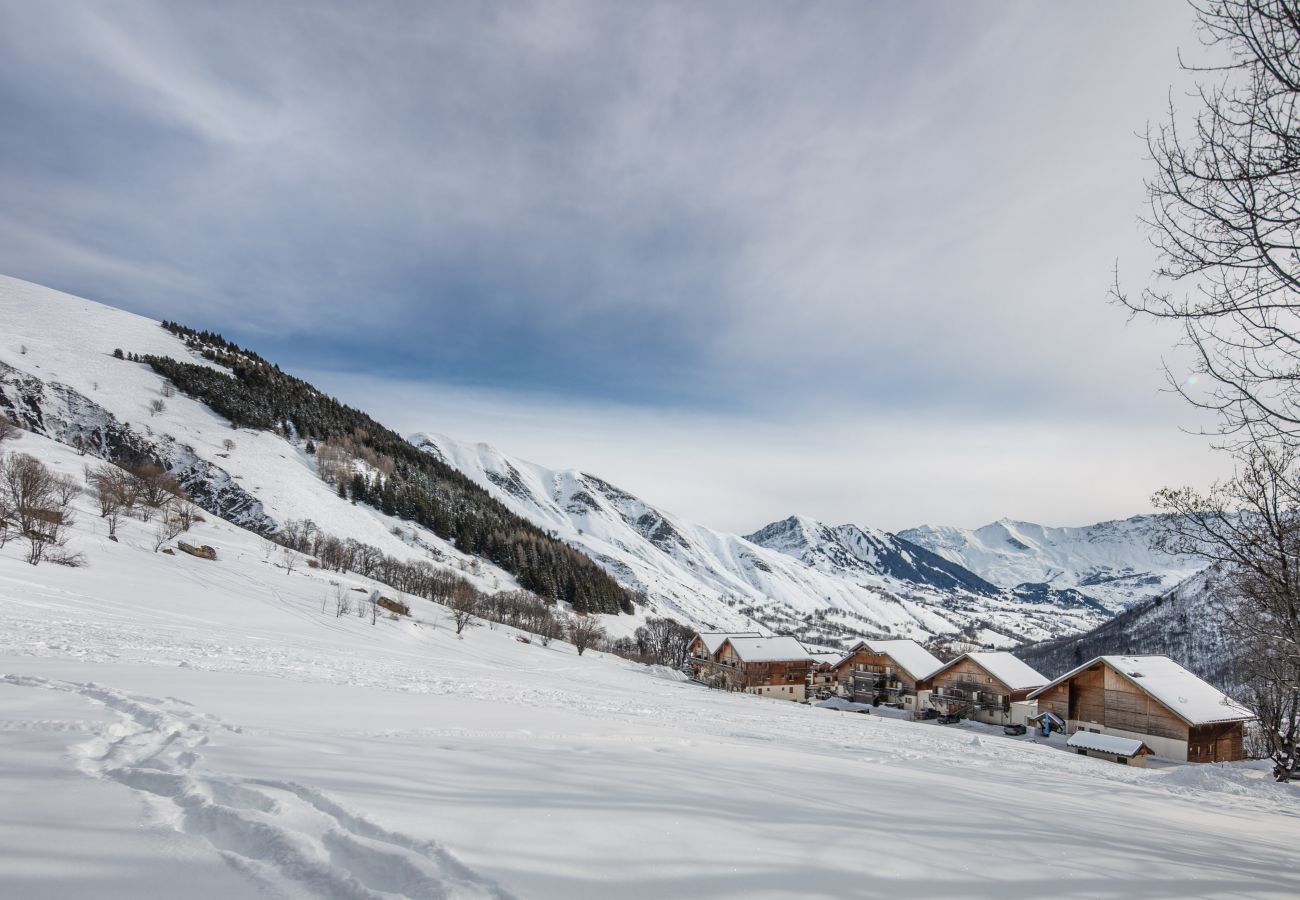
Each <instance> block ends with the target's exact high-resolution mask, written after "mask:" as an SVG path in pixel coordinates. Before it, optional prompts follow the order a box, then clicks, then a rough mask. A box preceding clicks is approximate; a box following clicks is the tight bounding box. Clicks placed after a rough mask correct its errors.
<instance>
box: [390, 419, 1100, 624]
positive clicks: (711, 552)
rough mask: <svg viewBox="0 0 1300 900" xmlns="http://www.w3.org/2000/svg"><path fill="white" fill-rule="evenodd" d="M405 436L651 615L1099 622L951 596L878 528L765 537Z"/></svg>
mask: <svg viewBox="0 0 1300 900" xmlns="http://www.w3.org/2000/svg"><path fill="white" fill-rule="evenodd" d="M409 440H410V441H411V443H413V444H415V445H416V446H418V447H421V448H422V449H424V450H425V451H426V452H428V453H431V454H433V455H434V456H436V457H438V458H439V459H442V460H443V461H445V462H446V463H448V464H449V465H451V466H453V467H455V468H457V469H459V470H460V471H461V472H463V473H464V474H465V475H467V476H468V477H469V478H471V479H473V480H474V481H475V482H477V483H478V484H479V485H480V486H482V487H483V488H484V489H485V490H487V491H488V492H489V493H490V494H491V495H492V496H494V497H495V498H496V499H498V500H500V501H501V502H502V503H504V504H505V505H506V506H508V507H510V509H512V510H513V511H514V512H516V513H518V514H519V515H521V516H523V517H524V518H526V519H529V520H530V521H532V522H534V523H535V524H537V525H539V526H541V527H542V528H546V529H549V530H552V531H554V532H555V533H556V534H558V535H559V536H560V537H561V538H562V539H563V540H565V541H566V542H568V543H570V544H572V545H573V546H575V547H578V548H579V549H581V550H582V551H583V552H585V553H587V554H588V555H589V556H591V557H592V558H593V559H595V560H596V561H597V562H598V563H600V564H601V565H603V566H604V567H605V568H606V569H607V570H608V571H609V572H610V573H611V574H613V575H614V577H616V578H617V579H619V580H620V581H621V582H623V583H624V584H628V585H630V586H632V587H634V588H637V589H640V590H644V591H645V592H646V593H647V595H648V597H649V600H650V605H651V608H652V610H653V611H656V612H658V613H660V614H666V615H669V616H672V617H673V618H676V619H678V620H680V621H683V622H686V623H688V624H690V625H692V626H694V627H697V628H700V629H703V630H708V631H722V630H736V631H745V630H753V629H755V628H756V626H758V627H760V629H761V630H763V631H771V630H775V629H773V628H770V627H767V626H766V625H765V624H764V623H763V622H761V621H758V620H757V619H755V618H753V617H751V615H750V614H749V613H748V612H747V611H746V610H745V607H755V608H758V609H760V610H761V611H772V612H773V613H774V615H781V614H790V613H794V614H804V615H807V614H810V613H813V612H819V611H823V610H824V611H828V616H827V618H828V619H830V618H832V617H833V614H834V613H837V612H838V613H843V614H844V618H843V624H845V625H846V626H848V627H849V628H852V629H853V630H854V632H855V633H856V634H870V633H873V632H876V633H880V632H884V633H888V634H893V635H898V636H900V637H905V638H916V639H919V640H925V639H927V638H929V637H932V636H934V635H940V634H954V633H956V632H958V631H960V630H961V628H962V627H963V626H965V625H975V624H976V623H979V622H984V623H991V624H992V625H993V626H995V627H994V628H990V629H985V630H983V631H982V632H981V639H982V640H985V641H987V642H988V643H989V644H990V645H991V646H998V647H1010V646H1015V645H1017V644H1019V643H1021V642H1022V641H1033V640H1043V639H1046V638H1049V637H1052V636H1056V635H1061V634H1068V633H1073V632H1079V631H1085V630H1087V629H1089V628H1092V627H1093V626H1095V625H1097V624H1099V623H1100V622H1102V621H1104V619H1105V616H1104V613H1101V612H1100V611H1098V610H1096V609H1092V608H1087V607H1080V608H1075V607H1070V608H1066V607H1062V606H1060V605H1058V604H1054V603H1048V602H1041V603H1038V602H1028V601H1026V600H1025V599H1024V598H1022V597H1011V596H996V595H995V596H980V595H975V594H967V593H958V594H955V593H954V592H953V591H950V590H939V589H936V588H933V587H929V586H926V585H922V584H917V583H913V582H909V581H904V580H901V579H899V578H894V577H891V576H888V575H885V574H882V573H881V571H880V570H879V568H878V562H879V559H878V557H879V556H880V554H881V553H883V552H884V551H883V549H882V548H883V547H885V546H886V545H887V544H888V543H889V542H890V538H889V536H888V535H885V534H884V533H883V532H876V531H868V530H863V529H859V528H857V527H856V526H842V527H841V529H838V530H832V529H828V528H827V527H826V526H824V525H821V524H820V523H817V522H815V521H813V520H810V519H804V518H800V517H797V516H796V517H792V518H791V519H789V520H788V521H787V523H783V524H788V525H789V526H790V528H791V529H792V530H791V532H790V534H788V535H786V538H788V540H786V541H785V542H782V541H781V540H778V539H773V540H772V541H771V542H770V543H771V545H770V546H767V545H761V544H759V543H755V541H754V540H751V539H750V538H745V537H741V536H740V535H735V534H728V533H725V532H720V531H716V530H713V529H711V528H708V527H706V526H703V525H699V524H696V523H692V522H687V521H685V520H683V519H681V518H680V517H678V516H676V515H674V514H673V513H671V512H669V511H666V510H663V509H660V508H658V507H656V506H654V505H652V504H651V503H648V502H647V501H645V500H642V499H641V498H639V497H635V496H633V495H632V494H630V493H628V492H627V491H623V490H621V489H620V488H617V487H615V486H614V485H612V484H610V483H608V482H607V481H605V480H603V479H601V478H597V477H595V476H593V475H591V474H588V473H585V472H581V471H578V470H576V469H551V468H547V467H545V466H542V465H539V464H537V463H532V462H528V461H526V460H522V459H519V458H517V457H513V456H509V455H507V454H505V453H503V452H501V451H500V450H498V449H496V448H494V447H491V446H489V445H487V444H482V443H470V442H466V441H459V440H456V439H454V438H450V437H447V436H445V435H440V434H433V433H429V432H421V433H418V434H414V435H411V436H410V437H409ZM751 537H752V536H751ZM778 537H779V536H778ZM809 548H811V549H809ZM805 550H808V552H804V551H805ZM954 598H958V601H957V602H953V601H954ZM780 630H782V631H787V630H790V629H788V628H784V627H783V628H781V629H780Z"/></svg>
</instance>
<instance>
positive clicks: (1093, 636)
mask: <svg viewBox="0 0 1300 900" xmlns="http://www.w3.org/2000/svg"><path fill="white" fill-rule="evenodd" d="M1221 577H1222V576H1221V575H1220V573H1219V572H1218V571H1216V570H1215V569H1214V568H1208V569H1204V570H1202V571H1200V572H1198V573H1196V574H1195V575H1192V576H1191V577H1190V578H1188V579H1187V580H1186V581H1183V582H1182V583H1180V584H1179V585H1177V586H1176V587H1174V588H1173V589H1172V590H1169V591H1166V592H1165V593H1163V594H1161V595H1160V596H1157V597H1151V598H1149V599H1147V600H1142V601H1140V602H1138V603H1136V604H1134V605H1133V606H1132V607H1130V608H1129V609H1127V610H1125V611H1124V612H1122V613H1120V614H1119V615H1117V616H1115V617H1114V618H1113V619H1110V620H1109V621H1107V622H1103V623H1102V624H1101V625H1098V626H1097V627H1096V628H1094V629H1093V630H1092V631H1088V632H1085V633H1084V634H1080V635H1073V636H1071V637H1069V638H1058V639H1055V640H1052V641H1046V642H1043V643H1040V644H1033V645H1030V646H1028V647H1022V648H1019V649H1017V650H1016V651H1015V652H1016V655H1017V656H1019V657H1021V658H1022V659H1024V660H1025V661H1026V662H1028V663H1029V664H1030V665H1031V666H1033V667H1034V668H1036V669H1038V670H1039V671H1040V672H1043V673H1044V674H1047V675H1052V676H1056V675H1060V674H1061V673H1063V672H1068V671H1069V670H1070V669H1072V668H1074V667H1075V666H1077V665H1079V664H1080V663H1082V662H1085V661H1087V660H1089V659H1092V658H1093V657H1094V656H1104V655H1111V654H1123V655H1142V654H1158V655H1163V656H1168V657H1170V658H1172V659H1174V660H1175V661H1177V662H1178V663H1180V664H1182V665H1184V666H1186V667H1187V668H1189V669H1191V670H1192V671H1193V672H1196V673H1197V674H1198V675H1200V676H1201V677H1202V678H1204V679H1206V680H1207V681H1210V682H1211V683H1213V684H1216V685H1218V686H1219V687H1221V688H1223V689H1224V690H1229V691H1230V690H1232V689H1233V687H1234V684H1233V671H1232V670H1233V650H1232V642H1231V640H1230V639H1229V637H1228V635H1227V633H1226V632H1225V630H1224V621H1223V613H1222V611H1221V610H1219V609H1218V608H1217V607H1216V593H1217V592H1218V590H1219V588H1218V581H1219V579H1220V578H1221Z"/></svg>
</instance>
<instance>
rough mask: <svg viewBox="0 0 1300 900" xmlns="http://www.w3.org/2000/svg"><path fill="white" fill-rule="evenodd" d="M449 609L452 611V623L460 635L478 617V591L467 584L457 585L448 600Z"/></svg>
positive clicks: (460, 583)
mask: <svg viewBox="0 0 1300 900" xmlns="http://www.w3.org/2000/svg"><path fill="white" fill-rule="evenodd" d="M447 608H448V609H450V610H451V621H452V624H453V625H455V626H456V633H457V634H460V633H461V632H462V631H464V630H465V628H466V627H467V626H468V625H469V623H470V622H472V621H473V620H474V617H475V616H476V615H478V611H479V595H478V591H476V590H474V587H473V586H472V585H470V584H469V583H467V582H464V581H462V582H459V583H457V584H456V586H455V587H453V588H452V590H451V596H450V597H449V598H448V599H447Z"/></svg>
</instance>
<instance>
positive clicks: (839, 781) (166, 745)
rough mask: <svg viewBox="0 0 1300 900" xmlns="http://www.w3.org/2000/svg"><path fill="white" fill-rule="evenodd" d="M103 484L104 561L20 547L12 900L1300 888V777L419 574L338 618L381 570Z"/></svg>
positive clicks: (4, 870)
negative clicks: (1124, 759) (1112, 757)
mask: <svg viewBox="0 0 1300 900" xmlns="http://www.w3.org/2000/svg"><path fill="white" fill-rule="evenodd" d="M11 446H12V447H13V448H14V449H21V450H22V451H24V452H31V453H34V454H36V455H38V456H39V457H40V458H42V459H44V460H46V461H47V462H48V463H49V464H51V465H52V466H54V467H56V468H59V469H60V470H64V471H73V472H79V471H80V466H81V464H82V463H83V462H84V460H82V459H81V458H79V457H77V456H75V454H73V453H72V452H71V451H70V450H68V449H67V448H65V447H62V446H60V445H57V444H53V443H52V442H49V441H45V440H43V439H41V438H39V437H36V436H34V435H26V436H24V438H23V439H22V440H21V441H20V442H19V443H18V444H15V445H11ZM80 503H81V510H80V514H79V518H78V522H77V523H76V525H75V527H74V529H73V538H72V544H71V547H70V549H73V550H80V551H82V552H84V553H86V555H87V557H88V565H87V567H85V568H81V569H67V568H61V567H58V566H53V565H50V564H44V565H42V566H40V567H36V568H33V567H31V566H28V565H26V564H25V563H23V562H22V561H21V558H20V556H21V548H20V547H19V546H18V545H17V544H10V545H9V546H8V547H6V548H5V549H4V550H3V551H0V799H3V801H4V803H3V807H2V808H3V810H4V811H5V813H4V814H3V815H0V897H4V898H5V900H8V898H9V897H10V896H13V897H15V898H18V897H21V898H24V900H25V898H38V900H45V898H55V897H59V898H64V897H81V896H94V897H113V896H120V897H144V896H175V895H176V885H177V884H184V885H185V888H184V892H185V894H186V896H187V897H189V896H192V897H202V898H206V897H244V896H248V897H252V896H278V897H286V898H304V897H333V898H356V897H367V898H372V897H384V898H415V897H489V896H514V897H529V898H534V897H537V898H552V897H554V898H560V897H609V896H617V897H628V898H664V897H686V896H704V895H710V896H717V897H736V898H740V897H746V898H789V897H814V898H816V897H827V898H829V897H846V896H849V897H877V896H879V897H884V896H890V897H917V898H921V897H930V898H934V897H998V898H1006V897H1041V896H1045V895H1048V894H1051V895H1054V896H1064V897H1098V896H1103V897H1153V898H1154V897H1171V896H1179V897H1208V896H1251V897H1283V896H1288V897H1289V896H1295V895H1296V894H1297V893H1300V872H1297V855H1296V853H1295V849H1294V848H1295V847H1296V846H1297V839H1298V838H1300V824H1298V823H1297V819H1296V818H1295V816H1294V808H1295V802H1296V794H1295V791H1294V789H1293V788H1283V787H1277V786H1275V785H1272V784H1270V783H1269V782H1268V781H1267V780H1266V779H1264V778H1263V777H1261V773H1259V772H1257V771H1255V770H1253V769H1251V768H1249V767H1213V768H1212V769H1197V770H1194V771H1191V772H1190V773H1189V769H1190V768H1191V767H1177V768H1172V769H1152V770H1141V769H1127V768H1125V767H1121V766H1117V765H1114V764H1111V763H1107V762H1104V761H1101V760H1095V759H1089V758H1085V757H1078V756H1073V755H1069V754H1065V753H1062V752H1060V751H1059V750H1058V749H1055V748H1053V747H1047V746H1042V745H1038V744H1034V743H1030V742H1027V741H1015V740H1008V739H1003V738H1001V737H997V736H993V735H989V734H988V733H987V732H979V733H978V734H975V733H973V732H972V731H970V730H966V729H945V728H940V727H937V726H934V725H932V724H928V723H925V724H923V723H912V722H906V721H901V720H894V719H889V718H885V717H882V716H876V715H859V714H854V713H840V712H835V711H833V710H828V709H817V708H813V707H809V706H801V705H796V704H790V703H784V702H781V701H775V700H766V699H761V698H757V697H750V696H745V695H731V694H721V693H717V692H710V691H707V690H704V689H702V688H700V687H698V686H696V685H693V684H690V683H686V682H683V681H681V680H680V679H679V678H677V677H673V676H670V677H664V676H665V674H666V673H664V672H662V671H656V670H652V669H647V668H646V667H642V666H638V665H635V664H632V663H629V662H626V661H623V660H619V659H616V658H612V657H605V656H603V655H601V654H597V653H592V652H589V653H587V654H586V655H584V656H582V657H578V656H577V655H576V654H575V653H574V651H573V649H572V647H570V646H569V645H567V644H563V643H559V642H557V643H553V644H552V645H551V646H550V647H541V646H540V645H539V644H536V643H533V644H522V643H520V642H519V641H517V640H515V635H514V633H513V632H512V631H511V630H509V629H505V628H497V629H490V628H487V627H480V628H475V629H471V631H470V632H469V633H467V635H466V636H465V637H464V639H457V637H456V635H455V634H454V633H453V631H452V629H451V628H450V627H448V625H447V623H446V618H445V615H444V611H443V610H442V609H441V607H437V606H435V605H433V604H429V603H427V602H424V601H419V600H414V599H412V600H411V602H412V608H413V611H414V612H415V614H416V618H417V621H411V620H401V621H394V620H391V619H383V618H381V619H380V620H379V621H378V622H377V623H376V624H375V625H371V624H370V622H369V619H360V618H358V617H356V616H349V617H346V618H336V617H335V616H334V615H333V612H332V609H328V608H327V609H326V611H325V612H322V606H323V605H325V606H326V607H328V602H327V601H328V600H329V598H330V594H331V592H332V591H333V590H334V586H333V585H331V584H330V582H331V581H338V582H339V583H340V586H341V587H343V588H344V589H350V588H351V587H354V586H355V587H362V588H363V589H366V590H368V589H369V588H371V587H372V585H370V584H368V583H366V582H365V581H364V580H363V579H359V578H355V577H351V576H346V575H344V576H339V575H337V574H335V573H324V572H320V571H316V570H310V569H306V568H302V567H300V568H298V569H296V570H295V571H294V572H292V573H291V574H289V573H286V571H285V570H284V569H283V568H282V567H280V566H278V565H277V558H276V557H275V556H274V555H272V556H270V557H269V558H267V557H266V555H265V554H264V552H263V547H264V544H265V542H264V541H263V540H262V539H261V538H259V537H257V536H256V535H253V534H251V533H249V532H246V531H243V530H241V529H238V528H236V527H234V526H232V525H230V524H228V523H225V522H220V521H208V522H205V523H202V524H201V525H198V526H196V530H195V532H196V533H194V534H192V535H189V536H187V538H186V539H188V540H192V541H198V542H201V543H208V544H211V545H213V546H215V547H216V548H217V550H218V553H219V558H218V560H217V561H215V562H209V561H206V560H200V559H195V558H193V557H189V556H186V555H184V554H177V555H175V556H168V555H164V554H158V553H154V552H152V541H151V539H150V537H149V529H150V526H148V525H145V524H143V523H139V522H136V521H130V522H126V523H123V525H122V526H121V534H122V539H121V541H120V542H118V543H114V542H111V541H108V540H107V539H106V538H105V537H104V536H103V534H102V530H103V529H102V523H100V521H99V520H98V519H96V518H95V516H94V512H93V510H92V509H91V508H90V505H89V501H88V499H86V498H83V500H82V501H80ZM353 596H355V597H357V598H360V597H362V596H363V595H362V594H361V593H354V594H353ZM1202 772H1204V773H1206V774H1201V773H1202ZM178 879H182V880H179V881H178Z"/></svg>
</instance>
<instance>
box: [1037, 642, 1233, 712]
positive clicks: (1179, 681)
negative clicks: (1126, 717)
mask: <svg viewBox="0 0 1300 900" xmlns="http://www.w3.org/2000/svg"><path fill="white" fill-rule="evenodd" d="M1098 662H1104V663H1106V664H1107V665H1109V666H1110V667H1111V668H1112V669H1114V670H1115V671H1116V672H1118V673H1120V675H1122V676H1123V677H1125V678H1127V679H1128V680H1129V681H1131V682H1132V683H1133V684H1135V685H1137V686H1138V687H1140V688H1142V689H1143V690H1144V691H1146V692H1147V693H1148V694H1150V695H1151V696H1152V697H1154V698H1155V699H1156V700H1159V701H1160V702H1161V703H1162V704H1164V705H1165V706H1166V707H1168V708H1169V710H1170V711H1172V712H1174V713H1176V714H1177V715H1178V716H1180V717H1181V718H1182V719H1183V720H1184V721H1185V722H1187V723H1188V724H1189V725H1212V724H1214V723H1216V722H1242V721H1247V720H1249V719H1253V718H1254V716H1253V715H1252V714H1251V712H1250V710H1248V709H1246V708H1245V707H1244V706H1242V705H1241V704H1240V703H1237V702H1236V701H1235V700H1233V699H1232V698H1231V697H1229V696H1228V695H1227V694H1225V693H1223V691H1221V690H1219V689H1218V688H1216V687H1215V686H1214V685H1212V684H1209V683H1208V682H1205V681H1202V680H1201V679H1200V678H1198V677H1197V676H1196V675H1194V674H1192V673H1191V672H1189V671H1187V670H1186V669H1184V668H1183V667H1182V666H1180V665H1179V664H1178V663H1176V662H1174V661H1173V660H1172V659H1170V658H1169V657H1167V656H1100V657H1097V659H1093V660H1090V661H1088V662H1086V663H1084V664H1083V665H1081V666H1079V667H1078V668H1076V669H1072V670H1070V671H1069V672H1066V673H1065V674H1064V675H1062V676H1060V677H1059V678H1057V679H1056V680H1054V681H1052V682H1051V683H1049V684H1046V685H1044V686H1043V687H1042V688H1040V689H1039V690H1037V691H1035V692H1034V693H1032V694H1030V695H1029V696H1030V699H1032V698H1034V697H1037V696H1038V695H1039V694H1042V693H1043V692H1044V691H1046V690H1047V689H1048V688H1050V687H1052V686H1054V685H1057V684H1060V683H1061V682H1062V681H1066V680H1068V679H1070V678H1073V677H1074V676H1075V675H1076V674H1078V673H1079V672H1082V671H1084V670H1085V669H1088V668H1091V667H1092V666H1095V665H1096V664H1097V663H1098Z"/></svg>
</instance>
